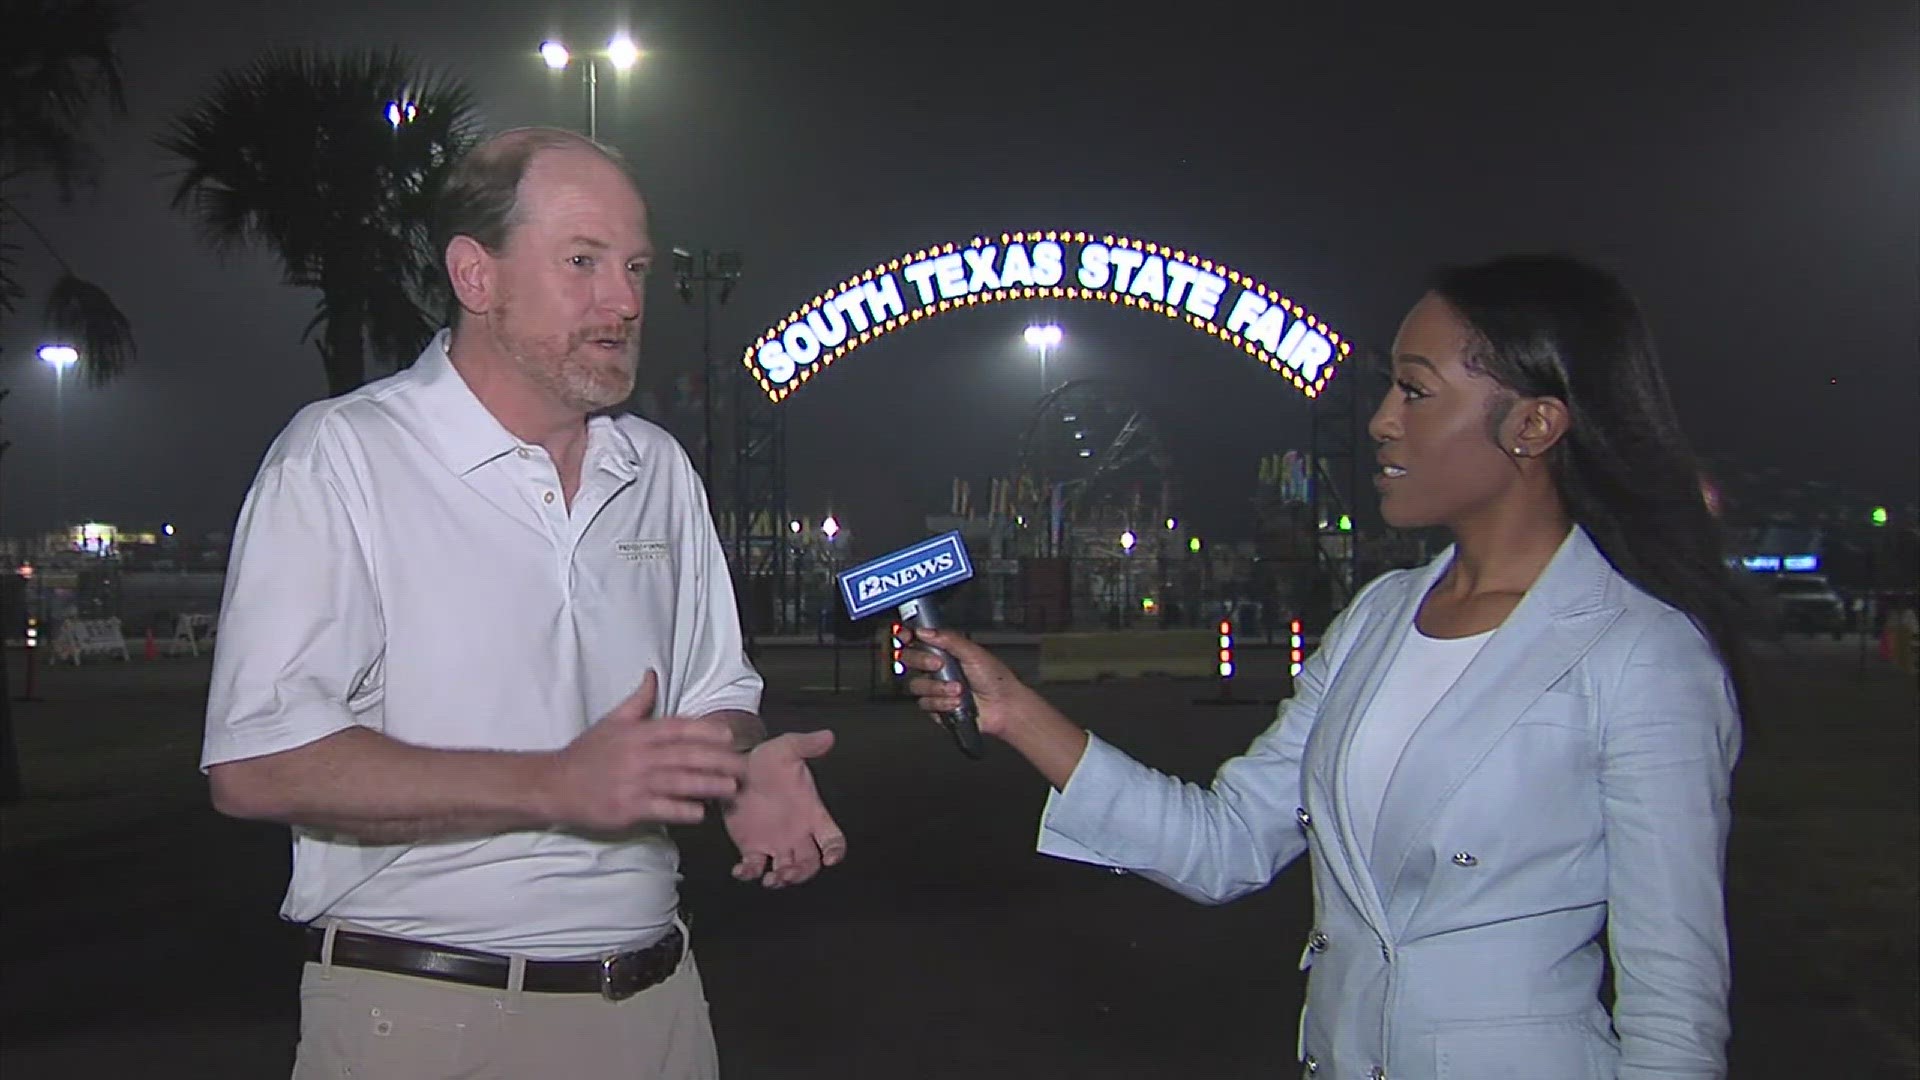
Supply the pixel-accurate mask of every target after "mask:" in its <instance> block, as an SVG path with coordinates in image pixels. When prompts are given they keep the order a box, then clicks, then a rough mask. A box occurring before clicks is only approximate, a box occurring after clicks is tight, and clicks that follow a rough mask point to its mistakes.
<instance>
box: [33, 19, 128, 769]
mask: <svg viewBox="0 0 1920 1080" xmlns="http://www.w3.org/2000/svg"><path fill="white" fill-rule="evenodd" d="M131 24H132V19H131V18H130V16H129V14H128V11H127V9H126V7H125V5H124V4H122V3H121V2H120V0H0V27H5V28H6V33H5V34H4V35H0V325H4V324H6V323H7V322H8V321H9V320H11V319H12V318H13V317H14V315H15V314H16V312H17V311H18V310H19V307H20V304H21V302H22V301H24V300H26V299H27V289H26V286H25V285H24V284H22V282H21V280H20V277H19V272H20V269H21V267H22V265H23V262H24V261H25V257H26V254H27V251H28V249H27V248H26V247H25V246H24V245H22V244H20V243H19V242H17V241H15V240H14V239H13V237H14V236H16V235H18V233H19V232H21V231H25V232H26V233H28V234H29V235H31V236H32V238H33V239H34V240H35V242H36V243H37V244H38V245H39V247H40V248H41V249H43V250H44V251H45V253H46V254H47V255H48V256H50V257H51V258H52V260H53V262H54V264H55V265H56V266H57V267H58V269H59V273H58V276H57V277H56V278H55V280H54V283H53V287H52V289H51V290H50V291H49V292H48V296H47V301H46V307H45V310H44V312H43V313H42V316H41V321H42V323H43V329H44V331H45V332H46V334H47V336H48V337H49V338H57V339H59V340H60V341H61V342H62V343H64V344H68V345H72V346H74V347H75V348H76V349H78V350H79V353H80V364H79V373H80V376H81V377H82V378H83V379H85V380H86V382H87V383H88V384H89V385H92V386H99V385H101V384H103V383H105V382H107V381H108V380H109V379H112V378H113V377H114V376H115V375H117V374H119V373H120V371H121V370H122V369H123V368H125V367H126V365H127V364H128V363H130V362H132V360H133V358H134V341H133V328H132V325H131V324H130V323H128V321H127V318H126V316H125V315H122V314H121V313H120V309H119V308H118V307H117V306H115V305H114V302H113V300H112V298H111V297H109V296H108V295H107V293H106V290H104V289H102V288H100V287H99V286H98V285H95V284H93V283H92V282H89V281H86V280H84V279H82V278H81V277H80V276H79V275H77V274H75V273H74V271H73V267H71V266H70V265H68V264H67V260H66V259H65V258H64V257H63V256H62V255H61V254H60V252H59V250H58V249H57V248H55V247H54V246H53V243H52V241H50V240H49V239H48V238H47V236H46V234H45V233H43V232H41V231H40V229H39V227H38V226H37V225H35V224H34V223H33V221H32V219H30V218H29V217H28V216H27V215H26V212H25V210H24V208H23V202H24V196H23V195H22V194H21V191H22V189H23V188H24V187H25V186H26V185H28V184H29V183H34V182H44V181H51V183H52V185H53V187H54V189H55V191H56V192H57V193H58V195H59V197H60V199H61V200H63V201H65V200H69V199H72V198H73V197H74V195H75V193H76V192H77V191H78V190H79V189H80V188H82V187H88V186H91V184H92V183H93V181H94V180H95V179H96V177H97V176H98V172H99V158H98V157H97V156H96V155H95V154H94V152H93V147H92V144H91V143H90V141H89V139H88V130H87V128H88V126H89V122H90V121H91V120H92V118H93V113H94V111H95V108H96V106H98V105H99V104H100V103H101V102H102V101H103V100H104V102H105V105H106V108H107V112H108V114H109V115H111V116H112V117H114V118H115V119H118V118H122V117H124V116H125V115H126V111H127V103H126V97H125V92H124V88H123V85H122V82H121V77H120V55H119V52H118V49H117V48H116V46H115V44H114V41H115V39H116V38H117V37H119V35H120V34H121V32H122V31H124V30H127V29H128V28H130V26H131ZM6 396H7V391H6V390H4V389H0V399H4V398H5V397H6ZM8 445H9V444H8V442H7V441H6V440H5V439H0V457H4V456H5V454H6V451H7V447H8ZM0 606H3V605H0ZM11 614H12V613H10V612H0V617H4V616H7V615H11ZM12 629H13V627H12V626H10V625H8V626H5V627H4V628H3V629H0V637H4V636H5V634H6V632H7V631H10V630H12ZM3 656H4V650H0V657H3ZM19 797H20V756H19V753H18V749H17V745H16V743H15V742H14V737H13V693H12V691H11V689H10V688H9V687H8V685H7V664H6V662H5V661H4V659H0V803H11V802H13V801H15V800H17V799H18V798H19Z"/></svg>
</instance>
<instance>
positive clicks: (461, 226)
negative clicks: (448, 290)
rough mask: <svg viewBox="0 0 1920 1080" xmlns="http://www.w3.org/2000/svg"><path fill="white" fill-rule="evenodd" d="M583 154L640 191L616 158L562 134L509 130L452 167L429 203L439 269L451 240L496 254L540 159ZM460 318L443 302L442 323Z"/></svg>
mask: <svg viewBox="0 0 1920 1080" xmlns="http://www.w3.org/2000/svg"><path fill="white" fill-rule="evenodd" d="M555 150H571V151H585V152H587V153H591V154H595V155H598V156H599V157H600V158H602V159H603V160H605V161H606V162H607V163H609V164H611V165H613V166H614V167H615V168H617V169H619V170H620V171H621V173H623V174H625V175H626V177H627V180H628V182H630V183H633V186H634V190H635V191H638V190H639V187H640V185H639V184H638V183H637V182H635V181H634V179H633V172H632V170H631V169H630V168H629V167H628V166H627V162H626V159H625V158H623V157H621V155H620V152H619V151H618V150H615V149H614V148H612V147H610V146H607V145H605V144H603V143H599V142H595V141H594V140H592V139H589V138H587V137H586V136H584V135H581V134H578V133H577V132H572V131H567V130H565V129H563V128H549V127H524V128H513V129H511V130H508V131H502V132H500V133H499V134H497V135H494V136H492V137H490V138H488V139H486V140H485V141H483V142H481V143H480V144H479V145H477V146H475V147H474V148H473V149H471V150H469V151H467V153H466V155H465V156H464V157H462V158H461V159H460V160H459V161H458V162H456V163H455V164H454V166H453V168H452V169H451V170H450V171H449V172H448V173H447V179H446V182H445V183H443V184H442V185H441V187H440V192H439V195H438V196H437V197H436V198H435V200H434V207H433V216H432V232H431V235H432V241H433V246H434V250H435V251H436V252H437V253H438V254H439V257H440V269H441V270H442V272H443V273H444V272H447V271H448V269H449V268H448V266H447V263H446V258H447V245H448V244H450V243H451V242H452V241H453V238H454V237H456V236H470V237H472V238H473V239H474V240H475V241H476V242H478V243H479V244H480V246H481V247H484V248H486V249H487V250H488V251H489V252H492V253H494V254H498V253H499V252H501V251H502V250H504V249H505V248H506V245H507V236H508V234H509V233H511V232H512V231H513V227H514V226H515V225H516V224H518V223H519V221H520V184H521V182H522V181H523V180H525V179H526V177H527V170H528V169H529V168H530V167H531V166H532V165H533V161H534V159H535V158H536V157H538V156H539V155H540V154H542V153H545V152H547V151H555ZM459 318H460V302H459V300H458V299H457V298H454V297H451V296H450V297H449V300H448V306H447V322H448V324H449V325H451V324H453V323H455V322H457V321H458V320H459Z"/></svg>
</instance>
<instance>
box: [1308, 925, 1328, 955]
mask: <svg viewBox="0 0 1920 1080" xmlns="http://www.w3.org/2000/svg"><path fill="white" fill-rule="evenodd" d="M1307 948H1309V949H1312V950H1313V951H1314V952H1325V951H1327V934H1326V931H1324V930H1315V931H1314V932H1313V936H1312V937H1310V938H1308V939H1307Z"/></svg>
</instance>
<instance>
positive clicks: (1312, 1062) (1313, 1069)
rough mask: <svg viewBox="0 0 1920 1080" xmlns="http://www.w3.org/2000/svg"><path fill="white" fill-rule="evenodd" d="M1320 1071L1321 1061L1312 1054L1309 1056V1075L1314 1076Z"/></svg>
mask: <svg viewBox="0 0 1920 1080" xmlns="http://www.w3.org/2000/svg"><path fill="white" fill-rule="evenodd" d="M1319 1071H1320V1059H1319V1058H1316V1057H1314V1056H1313V1055H1312V1054H1308V1055H1307V1075H1308V1076H1313V1075H1315V1074H1316V1073H1318V1072H1319Z"/></svg>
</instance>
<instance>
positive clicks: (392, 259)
mask: <svg viewBox="0 0 1920 1080" xmlns="http://www.w3.org/2000/svg"><path fill="white" fill-rule="evenodd" d="M478 132H479V123H478V115H477V113H476V112H475V109H474V106H473V96H472V93H471V91H469V90H468V88H467V86H466V84H465V83H464V82H463V81H462V80H460V79H458V78H456V77H454V76H450V75H445V74H441V73H436V72H430V71H426V70H424V69H422V68H421V67H420V65H418V64H417V63H416V62H414V61H413V60H411V59H409V58H408V57H406V56H404V55H403V54H401V53H398V52H388V53H365V54H355V55H347V56H330V55H325V54H320V53H315V52H310V51H307V50H301V49H292V50H275V51H273V52H269V53H267V54H266V55H265V56H263V57H261V58H260V59H259V60H258V61H257V62H255V63H254V64H252V65H251V66H249V67H247V68H244V69H241V70H238V71H229V72H226V73H224V74H222V75H221V76H220V77H219V79H218V80H217V81H216V83H215V84H214V87H213V90H212V91H211V92H210V93H209V94H208V95H207V96H206V97H205V98H204V99H202V100H201V101H200V102H199V103H197V104H195V105H194V106H192V107H191V108H189V109H188V110H186V111H185V112H184V113H182V114H181V115H180V116H178V117H177V118H176V119H175V120H174V122H173V123H172V125H171V127H170V129H169V130H168V131H167V132H166V134H164V135H163V136H162V137H161V138H160V140H159V143H160V147H161V149H162V150H164V151H166V152H167V153H169V154H170V155H172V156H173V157H174V158H176V159H178V162H179V169H178V171H177V184H176V186H175V187H174V190H173V200H172V205H173V207H174V209H176V210H179V211H181V212H183V213H185V214H187V215H188V216H189V217H191V218H192V219H193V220H194V221H195V222H196V223H197V224H198V226H199V228H200V232H201V234H202V236H203V237H204V238H205V239H206V241H207V242H208V243H209V244H210V245H211V246H212V247H213V248H214V249H215V250H216V251H218V252H221V253H223V254H225V253H231V252H233V251H236V250H240V249H243V248H246V247H248V246H251V245H256V244H257V245H260V246H262V247H264V248H266V249H267V250H269V251H271V252H272V253H273V255H274V256H275V257H276V258H277V259H278V261H279V263H280V267H281V271H282V275H283V278H284V280H285V281H286V283H287V284H289V285H294V286H297V287H300V288H308V289H316V290H318V291H319V293H320V301H319V306H318V309H317V311H316V312H315V314H314V317H313V320H312V321H311V322H309V323H308V324H307V328H306V331H305V333H304V334H303V335H302V340H304V339H305V338H306V337H307V336H309V335H312V334H313V333H314V332H315V331H316V330H318V331H319V337H318V340H317V341H316V342H315V345H316V347H317V349H318V351H319V353H320V359H321V363H322V364H323V365H324V366H325V369H326V374H327V388H328V392H329V393H332V394H339V393H343V392H345V391H347V390H351V389H353V388H354V387H356V386H358V385H360V384H361V383H362V382H364V381H365V379H366V368H367V363H366V362H367V358H368V355H369V352H371V354H372V355H374V356H376V357H381V358H384V359H387V360H390V361H395V362H398V361H403V360H409V359H412V357H413V356H415V355H416V354H417V353H418V352H419V350H420V349H421V347H422V346H424V345H425V344H426V341H427V338H428V337H429V336H431V334H432V333H433V330H434V329H435V327H436V326H437V325H438V323H437V316H438V313H439V303H438V299H439V297H440V295H441V294H440V289H441V288H442V286H441V283H440V281H439V254H438V252H435V251H433V250H431V244H430V243H429V242H428V236H427V211H428V200H430V199H431V197H432V195H433V193H434V191H435V189H436V188H437V187H438V186H439V183H440V181H441V179H442V178H443V177H444V176H445V174H446V172H447V170H448V169H449V167H450V166H451V165H452V163H453V162H454V160H455V159H457V158H458V157H459V155H460V154H461V152H463V151H464V150H465V149H466V148H467V147H469V146H470V145H472V143H473V142H474V140H475V139H476V138H477V137H478Z"/></svg>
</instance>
